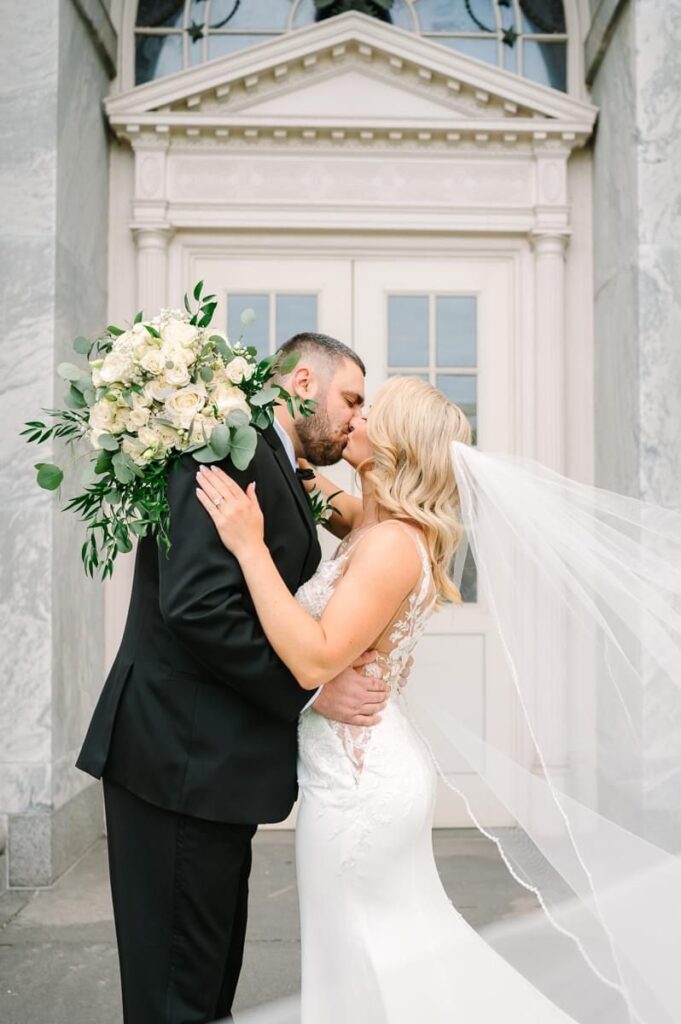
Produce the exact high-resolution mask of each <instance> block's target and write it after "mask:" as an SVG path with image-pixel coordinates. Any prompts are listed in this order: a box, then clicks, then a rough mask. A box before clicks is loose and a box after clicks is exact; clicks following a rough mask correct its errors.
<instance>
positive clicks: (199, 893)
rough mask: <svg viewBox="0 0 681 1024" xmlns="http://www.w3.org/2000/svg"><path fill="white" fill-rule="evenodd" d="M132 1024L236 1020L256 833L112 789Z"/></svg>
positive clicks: (112, 839) (124, 974)
mask: <svg viewBox="0 0 681 1024" xmlns="http://www.w3.org/2000/svg"><path fill="white" fill-rule="evenodd" d="M104 805H105V808H106V821H107V832H108V847H109V873H110V877H111V892H112V896H113V907H114V921H115V924H116V939H117V942H118V953H119V960H120V969H121V986H122V990H123V1018H124V1021H125V1024H206V1022H209V1021H216V1020H221V1019H222V1018H223V1017H226V1016H228V1015H229V1013H230V1012H231V1009H232V1001H233V999H234V992H235V990H236V985H237V981H238V980H239V972H240V971H241V964H242V960H243V950H244V941H245V937H246V920H247V910H248V876H249V873H250V869H251V840H252V838H253V835H254V833H255V831H256V828H257V826H256V825H229V824H222V823H221V822H213V821H204V820H202V819H200V818H192V817H189V816H187V815H183V814H176V813H175V812H173V811H167V810H163V809H162V808H160V807H155V806H154V805H153V804H149V803H147V802H146V801H145V800H142V799H140V797H137V796H135V795H134V794H133V793H130V792H129V791H128V790H126V789H123V788H122V787H121V786H118V785H115V784H114V783H112V782H108V781H106V780H104Z"/></svg>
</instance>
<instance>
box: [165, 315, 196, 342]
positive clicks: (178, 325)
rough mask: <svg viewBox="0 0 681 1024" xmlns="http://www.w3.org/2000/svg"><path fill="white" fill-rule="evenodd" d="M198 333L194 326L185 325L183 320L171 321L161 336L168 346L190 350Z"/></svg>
mask: <svg viewBox="0 0 681 1024" xmlns="http://www.w3.org/2000/svg"><path fill="white" fill-rule="evenodd" d="M198 333H199V332H198V331H197V329H196V327H194V325H193V324H188V323H184V322H183V321H182V320H169V321H168V323H167V324H166V325H165V327H164V328H163V330H162V331H161V336H162V337H163V340H164V342H165V343H166V344H167V345H178V346H179V347H181V348H189V347H191V345H192V344H193V342H194V340H195V339H196V335H197V334H198Z"/></svg>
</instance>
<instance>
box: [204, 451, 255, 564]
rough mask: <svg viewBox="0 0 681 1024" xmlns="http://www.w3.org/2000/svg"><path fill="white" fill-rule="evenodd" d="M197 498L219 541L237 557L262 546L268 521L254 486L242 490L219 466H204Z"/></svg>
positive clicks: (250, 485)
mask: <svg viewBox="0 0 681 1024" xmlns="http://www.w3.org/2000/svg"><path fill="white" fill-rule="evenodd" d="M196 481H197V484H198V486H197V488H196V496H197V498H198V499H199V501H200V502H201V504H202V505H203V507H204V508H205V510H206V511H207V512H208V515H209V516H210V517H211V519H212V520H213V523H214V524H215V528H216V529H217V531H218V533H219V534H220V540H221V541H222V543H223V544H224V545H225V547H226V548H228V549H229V550H230V551H231V552H232V554H233V555H235V556H236V558H239V559H241V558H243V557H244V556H245V555H247V554H250V553H252V552H253V551H256V550H257V549H258V548H259V547H262V546H263V543H264V541H263V538H264V535H265V520H264V518H263V514H262V509H261V508H260V503H259V502H258V499H257V497H256V494H255V484H249V485H248V488H247V489H246V490H245V491H243V490H242V489H241V487H239V485H238V484H237V483H235V482H234V480H232V479H231V478H230V477H228V476H227V474H226V473H223V471H222V470H221V469H218V467H217V466H211V467H210V469H208V468H207V467H206V466H202V467H201V469H200V470H199V472H198V473H197V474H196Z"/></svg>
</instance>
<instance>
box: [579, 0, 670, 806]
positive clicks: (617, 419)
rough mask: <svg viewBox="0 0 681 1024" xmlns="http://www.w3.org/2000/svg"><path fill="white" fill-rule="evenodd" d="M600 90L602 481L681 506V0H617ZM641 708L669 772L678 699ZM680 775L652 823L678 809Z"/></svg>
mask: <svg viewBox="0 0 681 1024" xmlns="http://www.w3.org/2000/svg"><path fill="white" fill-rule="evenodd" d="M593 96H594V100H595V102H596V103H597V104H598V105H599V107H600V109H601V114H600V119H599V124H598V130H597V134H596V138H595V145H594V273H595V359H596V373H595V389H594V390H595V410H596V418H595V436H596V469H597V473H596V479H597V482H598V483H600V484H601V485H603V486H606V487H610V488H613V489H615V490H622V491H626V492H628V493H630V494H633V495H635V496H637V497H641V498H644V499H646V500H649V501H652V502H655V503H657V504H661V505H665V506H667V507H670V508H677V509H681V258H680V256H681V0H665V3H659V2H658V0H629V2H626V3H621V4H619V5H618V7H617V12H616V17H615V19H614V20H613V23H612V26H611V31H610V35H609V43H608V46H607V49H606V50H605V53H604V55H603V59H602V63H601V64H600V65H599V67H598V70H597V73H596V75H595V77H594V82H593ZM640 713H641V730H642V733H643V734H644V735H645V737H646V744H647V749H648V752H649V753H648V757H647V764H646V769H647V772H648V774H649V777H650V779H658V778H665V777H667V776H668V775H669V773H668V763H667V761H666V758H667V756H668V754H669V751H668V750H667V749H666V744H665V743H664V742H662V741H660V742H656V741H655V737H667V736H668V735H669V727H670V710H669V707H667V706H661V704H660V703H656V702H653V701H651V700H650V699H649V698H646V695H645V694H643V695H642V700H641V709H640ZM601 714H602V715H603V716H604V719H607V718H608V716H609V708H608V707H606V706H605V705H603V703H602V705H601ZM677 728H678V729H681V720H680V721H678V722H677ZM670 779H671V781H670V782H669V784H668V785H667V786H665V787H660V786H652V785H651V786H649V787H648V792H647V796H646V800H647V809H648V812H649V813H650V815H651V821H654V819H655V816H656V815H660V816H661V817H663V818H665V819H666V818H667V817H668V811H669V808H672V807H678V802H679V799H680V798H681V792H679V786H678V783H677V782H676V780H675V779H674V778H672V777H671V776H670Z"/></svg>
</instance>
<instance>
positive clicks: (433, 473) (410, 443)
mask: <svg viewBox="0 0 681 1024" xmlns="http://www.w3.org/2000/svg"><path fill="white" fill-rule="evenodd" d="M367 439H368V441H369V443H370V445H371V447H372V449H373V455H372V457H371V458H370V459H368V460H366V461H365V462H364V463H363V464H362V465H361V466H359V467H358V470H359V472H360V473H361V475H362V478H363V481H364V484H365V486H367V485H368V487H369V488H370V490H371V493H372V496H373V498H374V500H375V501H376V504H377V505H378V512H379V517H383V516H385V517H387V518H391V519H400V520H404V521H407V522H411V523H414V524H416V525H417V526H419V527H420V528H421V530H422V532H423V536H424V539H425V541H426V545H427V547H428V553H429V555H430V563H431V566H432V571H433V582H434V585H435V590H436V593H437V598H438V602H439V603H442V602H444V601H454V602H456V603H457V604H458V603H460V601H461V595H460V593H459V591H458V590H457V588H456V587H455V586H454V584H453V583H452V581H451V579H449V576H448V571H449V568H450V566H451V562H452V559H453V557H454V553H455V551H456V549H457V547H458V546H459V544H460V542H461V539H462V537H463V527H462V525H461V519H460V515H459V509H460V502H459V489H458V487H457V482H456V476H455V474H454V466H453V463H452V456H451V450H450V447H451V444H452V442H453V441H461V442H463V443H464V444H470V443H471V426H470V423H469V422H468V420H467V419H466V417H465V416H464V414H463V412H462V411H461V409H459V407H458V406H457V405H454V404H453V403H452V402H450V401H448V399H447V398H446V397H445V396H444V395H443V394H442V392H441V391H438V389H437V388H435V387H433V386H432V384H428V383H426V381H423V380H417V379H415V378H413V377H393V378H391V379H390V380H389V381H387V383H385V384H384V385H383V386H382V387H381V388H380V389H379V391H378V392H377V394H376V397H375V399H374V402H373V405H372V406H371V412H370V413H369V417H368V420H367Z"/></svg>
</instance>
